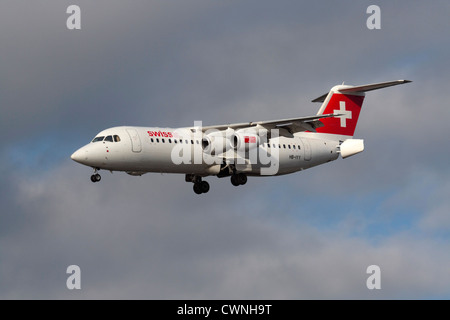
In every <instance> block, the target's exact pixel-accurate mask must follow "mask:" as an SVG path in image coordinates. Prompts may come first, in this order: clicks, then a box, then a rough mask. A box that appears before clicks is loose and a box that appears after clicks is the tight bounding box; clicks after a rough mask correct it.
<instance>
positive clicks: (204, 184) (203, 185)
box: [200, 181, 209, 193]
mask: <svg viewBox="0 0 450 320" xmlns="http://www.w3.org/2000/svg"><path fill="white" fill-rule="evenodd" d="M200 189H201V190H202V193H207V192H208V191H209V183H208V182H206V181H202V182H201V183H200Z"/></svg>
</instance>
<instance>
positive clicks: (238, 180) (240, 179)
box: [231, 173, 247, 187]
mask: <svg viewBox="0 0 450 320" xmlns="http://www.w3.org/2000/svg"><path fill="white" fill-rule="evenodd" d="M246 183H247V176H246V175H245V174H244V173H238V174H233V175H232V176H231V184H232V185H233V186H235V187H237V186H239V185H242V184H246Z"/></svg>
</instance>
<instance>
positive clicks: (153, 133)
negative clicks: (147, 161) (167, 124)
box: [147, 130, 173, 138]
mask: <svg viewBox="0 0 450 320" xmlns="http://www.w3.org/2000/svg"><path fill="white" fill-rule="evenodd" d="M147 133H148V135H149V136H150V137H165V138H173V134H172V132H165V131H161V130H159V131H147Z"/></svg>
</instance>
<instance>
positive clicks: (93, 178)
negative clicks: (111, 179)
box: [91, 169, 102, 183]
mask: <svg viewBox="0 0 450 320" xmlns="http://www.w3.org/2000/svg"><path fill="white" fill-rule="evenodd" d="M97 171H98V169H94V174H93V175H92V176H91V181H92V182H94V183H95V182H99V181H100V180H102V176H101V175H99V174H98V173H97Z"/></svg>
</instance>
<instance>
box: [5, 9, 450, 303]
mask: <svg viewBox="0 0 450 320" xmlns="http://www.w3.org/2000/svg"><path fill="white" fill-rule="evenodd" d="M69 4H71V3H69V2H61V1H46V2H44V3H40V4H37V3H36V4H35V3H31V2H24V1H22V2H20V1H15V2H8V3H6V2H4V3H2V4H0V9H1V10H0V29H1V30H2V32H1V33H0V42H1V43H2V45H1V46H0V53H1V54H0V101H1V105H2V107H1V108H2V117H1V119H0V124H1V129H0V130H1V133H2V136H3V137H4V138H5V139H3V140H2V144H1V153H0V155H1V158H0V161H1V168H2V169H1V170H2V171H1V172H2V176H3V178H2V181H1V184H0V191H1V196H0V197H1V201H2V214H1V221H2V223H1V225H0V230H1V235H0V241H1V246H0V257H1V259H2V269H1V271H0V272H1V274H0V288H1V289H0V297H2V298H60V297H67V298H134V297H136V298H287V299H291V298H355V297H356V298H361V297H365V298H366V297H367V298H379V297H384V298H415V297H429V296H436V295H443V296H445V295H448V294H449V290H448V288H449V283H450V279H449V277H448V273H447V271H446V269H447V268H446V266H448V263H449V260H450V257H449V256H448V254H446V252H449V250H448V249H449V248H448V245H447V244H446V242H443V241H441V240H442V239H446V237H448V230H449V228H450V223H449V220H448V219H446V215H445V212H447V211H448V210H447V208H450V203H449V201H448V199H447V197H446V196H445V195H446V194H448V191H450V189H449V185H448V183H446V182H445V181H447V180H448V179H447V177H448V175H449V171H448V169H447V166H446V161H445V159H447V158H448V150H446V149H445V148H443V146H445V145H447V144H448V143H447V135H446V134H445V128H446V122H447V120H448V119H449V116H450V115H449V111H448V108H447V107H446V84H447V82H448V74H449V66H448V64H447V63H446V57H447V56H448V53H449V50H450V49H449V47H450V46H449V44H448V43H447V42H445V41H443V39H446V38H447V30H448V26H449V25H448V19H447V14H446V13H448V10H449V4H448V3H447V2H446V1H436V2H434V3H433V6H430V5H429V4H426V3H422V2H415V3H414V4H412V3H411V2H406V1H400V2H399V1H397V2H390V1H389V2H388V1H386V2H381V3H380V4H379V5H380V6H381V8H382V29H381V30H377V31H369V30H368V29H367V28H366V27H365V20H366V18H367V15H366V14H365V9H366V8H367V6H368V5H370V4H372V3H369V2H358V3H357V4H355V3H354V1H340V2H339V5H338V4H337V3H336V2H328V1H320V2H314V4H311V3H309V2H299V1H281V2H280V1H278V2H272V1H244V2H241V1H130V2H124V1H95V2H92V1H79V2H78V5H80V7H81V10H82V22H81V24H82V29H81V30H80V31H69V30H67V29H66V28H65V20H66V18H67V14H65V9H66V8H67V6H68V5H69ZM398 78H410V79H411V80H414V82H413V83H412V84H409V85H405V86H399V87H395V88H389V89H386V90H382V91H379V92H369V93H368V94H367V97H366V100H365V104H364V110H363V112H362V114H361V120H360V123H359V126H358V128H357V136H358V137H361V138H364V139H365V140H366V150H365V151H364V153H362V154H360V155H358V156H356V157H355V158H350V159H346V160H345V161H342V160H340V161H337V162H334V163H331V164H329V165H325V166H323V167H320V168H316V169H311V171H306V172H302V173H299V174H296V175H291V176H286V177H278V178H272V179H270V178H262V179H254V180H252V179H249V183H248V185H247V186H246V187H245V189H244V188H242V189H239V188H238V189H236V188H232V186H231V185H230V183H229V181H228V180H226V181H225V180H220V179H216V178H214V179H213V178H210V179H209V180H210V182H211V183H212V189H211V191H210V193H208V195H207V197H194V195H193V192H192V190H191V188H192V186H191V185H190V184H186V183H184V179H183V176H176V175H164V176H160V175H157V174H149V175H145V176H143V177H141V178H136V177H129V176H127V175H125V174H123V173H114V174H113V175H110V174H109V173H106V172H105V173H104V174H103V177H104V178H103V180H102V183H101V184H98V185H97V184H96V185H94V184H91V183H90V182H89V175H90V172H89V169H87V168H83V167H81V166H78V165H77V164H75V163H71V162H70V160H68V156H69V155H70V152H71V151H72V150H75V149H76V148H77V147H79V146H81V145H83V144H84V143H86V142H87V141H88V140H89V139H90V138H92V136H93V135H94V134H95V133H96V132H98V131H100V130H102V129H104V128H106V127H110V126H114V125H123V124H126V125H128V124H130V125H169V126H170V125H173V126H190V125H192V124H193V121H194V120H203V121H204V124H205V125H207V124H216V123H217V124H218V123H223V122H240V121H247V120H248V121H252V120H266V119H276V118H284V117H291V116H300V115H305V116H306V115H312V114H315V113H316V111H317V109H318V108H319V105H318V104H312V103H310V100H311V99H313V98H315V97H317V96H319V95H321V94H323V93H325V92H326V91H328V90H329V88H330V87H331V86H333V85H335V84H338V83H342V81H346V83H348V84H363V83H370V82H376V81H385V80H393V79H398ZM255 117H256V118H255ZM30 140H31V141H33V140H36V141H37V142H36V143H31V142H30ZM51 159H53V160H51ZM55 159H56V160H55ZM62 159H64V160H62ZM369 205H374V206H376V207H375V208H370V209H369V208H368V206H369ZM318 208H320V209H318ZM411 208H416V209H415V210H414V214H412V211H413V210H412V209H411ZM399 217H405V218H402V219H401V221H407V222H408V224H409V225H407V226H405V223H403V224H401V223H399V224H401V226H400V227H399V226H397V225H395V222H397V221H398V219H399ZM380 225H382V227H379V226H380ZM390 228H392V229H390ZM70 264H78V265H79V266H80V267H81V270H82V290H81V291H78V292H71V291H69V290H67V289H66V287H65V280H66V279H67V275H66V274H65V270H66V268H67V266H68V265H70ZM370 264H379V265H380V267H381V268H382V272H383V278H382V279H383V280H382V281H383V289H382V290H381V292H376V293H374V292H371V291H368V290H367V288H366V287H365V280H366V278H367V275H366V274H365V269H366V267H367V266H368V265H370ZM330 266H332V267H330Z"/></svg>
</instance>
